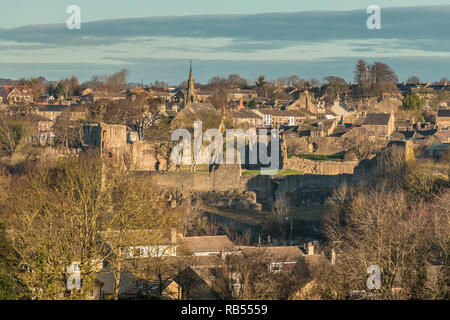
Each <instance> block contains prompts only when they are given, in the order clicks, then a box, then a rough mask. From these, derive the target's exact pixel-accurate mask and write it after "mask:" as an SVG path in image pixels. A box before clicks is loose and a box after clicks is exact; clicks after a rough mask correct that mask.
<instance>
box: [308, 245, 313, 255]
mask: <svg viewBox="0 0 450 320" xmlns="http://www.w3.org/2000/svg"><path fill="white" fill-rule="evenodd" d="M313 254H314V244H313V243H312V242H308V256H312V255H313Z"/></svg>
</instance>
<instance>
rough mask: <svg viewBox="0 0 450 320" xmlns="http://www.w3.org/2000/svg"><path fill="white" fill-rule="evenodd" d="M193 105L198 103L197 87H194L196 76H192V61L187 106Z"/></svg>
mask: <svg viewBox="0 0 450 320" xmlns="http://www.w3.org/2000/svg"><path fill="white" fill-rule="evenodd" d="M191 103H197V95H196V93H195V85H194V76H193V75H192V61H191V69H190V71H189V81H188V89H187V96H186V105H188V104H191Z"/></svg>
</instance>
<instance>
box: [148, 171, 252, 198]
mask: <svg viewBox="0 0 450 320" xmlns="http://www.w3.org/2000/svg"><path fill="white" fill-rule="evenodd" d="M144 174H146V175H148V177H149V179H151V181H152V182H153V183H154V184H156V185H158V186H161V187H169V188H174V189H177V190H186V191H202V192H207V191H227V190H245V189H244V186H243V185H242V183H241V181H240V178H241V169H240V166H238V165H221V166H219V167H218V168H217V169H216V171H213V172H211V173H208V172H174V171H170V172H146V173H144Z"/></svg>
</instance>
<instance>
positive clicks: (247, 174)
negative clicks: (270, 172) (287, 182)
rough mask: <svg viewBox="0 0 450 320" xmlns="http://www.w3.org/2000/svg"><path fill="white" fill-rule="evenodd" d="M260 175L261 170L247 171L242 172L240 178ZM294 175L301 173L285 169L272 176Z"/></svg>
mask: <svg viewBox="0 0 450 320" xmlns="http://www.w3.org/2000/svg"><path fill="white" fill-rule="evenodd" d="M259 174H261V170H247V171H243V172H242V176H244V177H246V176H255V175H259ZM296 174H303V172H301V171H297V170H292V169H286V170H280V171H278V173H277V174H274V176H290V175H296Z"/></svg>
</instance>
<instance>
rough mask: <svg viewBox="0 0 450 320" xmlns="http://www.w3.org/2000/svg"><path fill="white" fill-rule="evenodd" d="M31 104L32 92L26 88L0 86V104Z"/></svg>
mask: <svg viewBox="0 0 450 320" xmlns="http://www.w3.org/2000/svg"><path fill="white" fill-rule="evenodd" d="M30 102H33V90H31V89H30V88H29V87H27V86H8V85H4V86H0V103H5V104H10V105H14V104H18V103H30Z"/></svg>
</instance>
